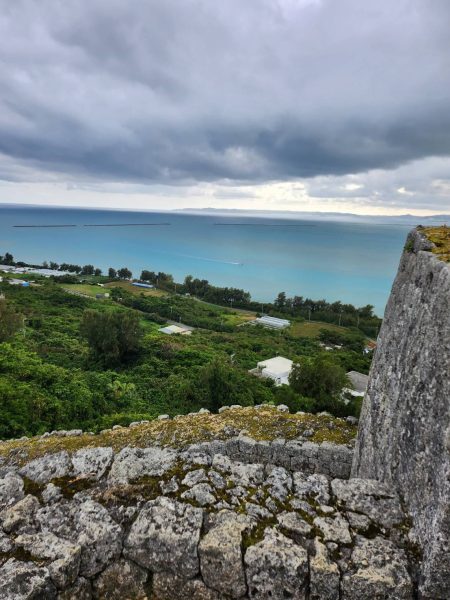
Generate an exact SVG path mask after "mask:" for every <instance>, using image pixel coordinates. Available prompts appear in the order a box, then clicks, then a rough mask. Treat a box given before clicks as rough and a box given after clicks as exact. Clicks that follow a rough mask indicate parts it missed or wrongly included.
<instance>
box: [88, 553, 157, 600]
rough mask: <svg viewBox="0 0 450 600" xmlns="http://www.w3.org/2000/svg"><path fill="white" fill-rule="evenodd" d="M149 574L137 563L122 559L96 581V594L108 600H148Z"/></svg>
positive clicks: (110, 566)
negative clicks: (147, 585)
mask: <svg viewBox="0 0 450 600" xmlns="http://www.w3.org/2000/svg"><path fill="white" fill-rule="evenodd" d="M147 577H148V573H147V571H145V570H144V569H141V568H140V567H138V565H136V564H135V563H133V562H131V561H129V560H125V559H121V560H119V561H117V562H115V563H113V564H111V565H109V567H107V568H106V569H105V570H104V571H103V572H102V573H101V574H100V575H99V576H98V578H97V579H96V580H95V581H94V594H95V596H96V597H97V598H108V600H123V599H124V598H132V599H133V600H146V598H147V592H146V586H145V584H146V582H147Z"/></svg>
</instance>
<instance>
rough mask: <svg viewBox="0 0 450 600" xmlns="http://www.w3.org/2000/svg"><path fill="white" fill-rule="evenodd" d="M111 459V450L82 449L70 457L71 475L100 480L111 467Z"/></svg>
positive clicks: (112, 454) (112, 455) (112, 453)
mask: <svg viewBox="0 0 450 600" xmlns="http://www.w3.org/2000/svg"><path fill="white" fill-rule="evenodd" d="M113 457H114V452H113V449H112V448H82V449H81V450H78V451H77V452H75V454H74V455H73V456H72V464H73V473H74V475H84V476H88V477H92V478H94V479H100V478H101V477H103V475H104V474H105V473H106V470H107V469H108V468H109V467H110V466H111V463H112V460H113Z"/></svg>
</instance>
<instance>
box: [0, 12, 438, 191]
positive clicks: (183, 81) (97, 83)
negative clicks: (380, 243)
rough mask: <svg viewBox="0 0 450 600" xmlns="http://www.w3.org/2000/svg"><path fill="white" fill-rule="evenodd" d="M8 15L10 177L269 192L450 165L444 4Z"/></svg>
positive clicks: (0, 133)
mask: <svg viewBox="0 0 450 600" xmlns="http://www.w3.org/2000/svg"><path fill="white" fill-rule="evenodd" d="M1 8H2V11H1V16H0V77H1V79H0V81H1V84H0V153H1V154H2V155H4V157H7V158H8V161H9V162H8V164H15V165H16V167H15V168H14V169H12V170H13V172H14V174H13V175H11V177H12V178H16V177H19V178H20V177H21V176H22V175H23V176H24V177H25V173H26V172H27V170H26V169H25V170H23V169H22V167H25V166H26V167H27V169H31V170H32V172H33V173H34V174H36V173H39V172H40V173H42V177H43V178H44V177H45V173H55V172H59V173H61V174H62V175H64V176H65V177H68V178H70V177H74V178H76V177H80V176H83V177H87V178H94V179H99V180H105V181H129V182H170V183H172V184H174V183H177V182H180V183H182V182H186V181H215V180H223V179H228V180H233V181H248V182H264V181H269V180H280V179H289V178H299V177H312V176H317V175H345V174H347V173H357V172H364V171H367V170H370V169H373V168H394V167H397V166H399V165H401V164H403V163H405V162H407V161H410V160H414V159H421V158H426V157H428V156H446V155H449V154H450V112H449V110H448V108H449V106H450V60H449V58H450V36H449V35H448V23H449V22H450V2H448V1H447V0H431V1H430V0H397V1H396V2H392V0H378V1H377V2H361V0H340V1H339V2H336V1H335V0H323V1H320V0H249V1H248V2H242V0H227V1H226V2H215V1H213V0H210V1H209V0H203V1H202V0H177V1H175V0H164V1H162V0H159V1H155V0H129V1H128V2H123V1H122V0H120V1H119V0H91V1H90V2H79V1H76V0H65V1H64V2H59V1H57V0H51V1H50V0H40V2H35V1H34V0H29V1H26V0H15V1H14V2H9V1H8V0H3V1H2V2H1ZM3 172H4V171H3V170H0V177H1V176H2V174H3ZM34 176H36V175H34ZM5 177H6V178H7V176H6V175H5Z"/></svg>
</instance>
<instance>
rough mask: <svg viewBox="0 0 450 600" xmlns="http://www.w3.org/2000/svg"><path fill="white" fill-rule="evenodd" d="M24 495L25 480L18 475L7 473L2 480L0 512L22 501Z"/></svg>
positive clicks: (0, 481) (0, 486)
mask: <svg viewBox="0 0 450 600" xmlns="http://www.w3.org/2000/svg"><path fill="white" fill-rule="evenodd" d="M24 495H25V492H24V491H23V479H22V477H20V476H19V475H17V473H6V474H5V476H4V477H3V478H2V479H0V510H2V509H3V508H6V507H7V506H9V505H11V504H14V502H17V501H18V500H21V499H22V498H23V497H24Z"/></svg>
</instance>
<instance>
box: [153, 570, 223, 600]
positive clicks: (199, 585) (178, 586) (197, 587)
mask: <svg viewBox="0 0 450 600" xmlns="http://www.w3.org/2000/svg"><path fill="white" fill-rule="evenodd" d="M153 594H154V600H191V599H192V600H222V599H221V598H220V596H219V594H218V593H217V592H215V591H214V590H211V589H210V588H207V587H206V585H205V584H204V583H203V581H202V580H201V579H183V578H182V577H179V576H178V575H174V574H173V573H164V572H162V573H155V575H154V576H153Z"/></svg>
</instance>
